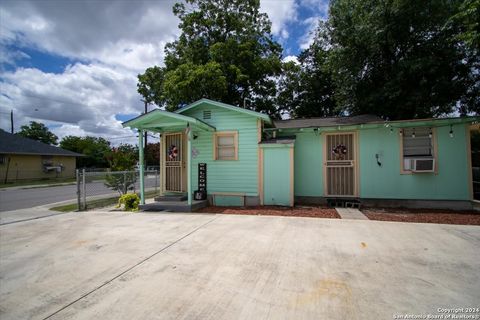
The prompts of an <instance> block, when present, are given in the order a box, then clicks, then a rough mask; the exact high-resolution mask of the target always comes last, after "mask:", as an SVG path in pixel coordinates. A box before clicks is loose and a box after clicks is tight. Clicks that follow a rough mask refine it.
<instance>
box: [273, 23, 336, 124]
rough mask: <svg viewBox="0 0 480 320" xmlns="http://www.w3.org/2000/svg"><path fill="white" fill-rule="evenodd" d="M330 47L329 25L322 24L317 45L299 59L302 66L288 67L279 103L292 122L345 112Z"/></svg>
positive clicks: (315, 40) (281, 80) (304, 52)
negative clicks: (336, 89) (339, 103)
mask: <svg viewBox="0 0 480 320" xmlns="http://www.w3.org/2000/svg"><path fill="white" fill-rule="evenodd" d="M328 47H329V38H328V34H327V32H326V25H325V24H324V23H322V22H320V24H319V27H318V28H317V30H316V31H315V35H314V41H313V43H312V44H311V45H310V47H309V48H308V49H306V50H304V51H303V52H302V53H301V54H300V55H299V57H298V62H299V63H298V64H296V63H294V62H288V63H285V64H284V66H283V74H282V76H281V77H280V81H279V91H280V93H279V95H278V100H277V101H278V105H279V106H281V107H280V108H281V109H282V108H283V109H286V110H288V113H289V114H290V116H291V117H292V118H307V117H326V116H335V115H339V114H340V113H341V112H342V110H341V109H339V108H337V106H336V101H335V97H334V83H333V75H332V73H331V70H330V68H329V65H328V59H329V51H328Z"/></svg>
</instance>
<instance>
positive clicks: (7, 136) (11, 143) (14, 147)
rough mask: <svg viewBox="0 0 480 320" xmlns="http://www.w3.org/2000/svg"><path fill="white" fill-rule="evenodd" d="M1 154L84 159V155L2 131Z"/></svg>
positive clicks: (0, 135) (0, 138) (0, 134)
mask: <svg viewBox="0 0 480 320" xmlns="http://www.w3.org/2000/svg"><path fill="white" fill-rule="evenodd" d="M0 154H35V155H46V156H71V157H83V156H84V155H83V154H80V153H76V152H72V151H69V150H65V149H62V148H59V147H54V146H50V145H48V144H45V143H43V142H40V141H35V140H32V139H28V138H24V137H22V136H20V135H18V134H11V133H8V132H5V131H3V130H0Z"/></svg>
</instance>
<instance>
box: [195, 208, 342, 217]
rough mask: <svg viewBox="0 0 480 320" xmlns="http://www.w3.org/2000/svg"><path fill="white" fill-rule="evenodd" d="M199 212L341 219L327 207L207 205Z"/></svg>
mask: <svg viewBox="0 0 480 320" xmlns="http://www.w3.org/2000/svg"><path fill="white" fill-rule="evenodd" d="M198 212H205V213H223V214H245V215H265V216H289V217H311V218H329V219H340V216H339V215H338V213H337V211H336V210H335V209H332V208H325V207H303V206H298V207H293V208H289V207H280V206H255V207H206V208H203V209H201V210H199V211H198Z"/></svg>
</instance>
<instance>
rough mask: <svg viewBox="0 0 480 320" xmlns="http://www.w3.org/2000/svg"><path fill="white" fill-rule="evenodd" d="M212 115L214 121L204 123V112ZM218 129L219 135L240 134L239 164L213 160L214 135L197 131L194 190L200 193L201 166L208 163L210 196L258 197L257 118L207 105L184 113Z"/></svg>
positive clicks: (194, 141)
mask: <svg viewBox="0 0 480 320" xmlns="http://www.w3.org/2000/svg"><path fill="white" fill-rule="evenodd" d="M204 110H210V111H211V119H205V120H204V119H203V111H204ZM183 114H184V115H186V116H190V117H194V118H197V119H199V120H201V121H204V122H206V123H208V124H210V125H212V126H214V127H215V128H216V130H217V131H237V132H238V160H232V161H221V160H213V133H211V132H205V131H195V132H194V135H196V136H197V139H195V140H193V141H192V148H195V149H196V150H197V151H198V155H197V156H196V157H192V186H193V190H197V189H198V163H201V162H204V163H207V192H208V193H209V194H211V193H215V192H237V193H242V194H245V195H247V196H258V142H257V140H258V131H257V119H256V118H255V117H253V116H250V115H247V114H242V113H239V112H235V111H232V110H227V109H224V108H220V107H215V106H212V105H208V104H207V103H204V104H202V105H200V106H198V107H196V108H193V109H190V110H187V111H185V112H184V113H183Z"/></svg>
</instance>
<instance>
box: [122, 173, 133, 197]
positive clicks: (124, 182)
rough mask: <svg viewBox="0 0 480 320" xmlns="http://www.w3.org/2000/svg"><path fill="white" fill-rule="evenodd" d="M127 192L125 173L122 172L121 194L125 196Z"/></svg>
mask: <svg viewBox="0 0 480 320" xmlns="http://www.w3.org/2000/svg"><path fill="white" fill-rule="evenodd" d="M134 187H135V186H134ZM127 192H128V190H127V172H123V194H126V193H127Z"/></svg>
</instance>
